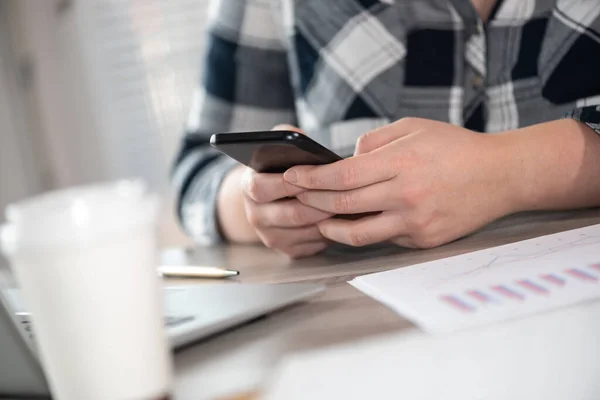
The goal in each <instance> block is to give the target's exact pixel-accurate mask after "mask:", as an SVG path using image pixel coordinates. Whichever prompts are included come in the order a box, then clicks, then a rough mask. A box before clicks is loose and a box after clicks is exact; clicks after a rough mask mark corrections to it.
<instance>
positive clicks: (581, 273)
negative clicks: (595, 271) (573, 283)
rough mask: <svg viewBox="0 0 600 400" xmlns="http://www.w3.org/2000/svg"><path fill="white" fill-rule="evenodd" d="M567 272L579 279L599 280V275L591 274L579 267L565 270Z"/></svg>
mask: <svg viewBox="0 0 600 400" xmlns="http://www.w3.org/2000/svg"><path fill="white" fill-rule="evenodd" d="M565 272H566V273H567V274H569V275H571V276H573V277H575V278H577V279H581V280H583V281H589V282H597V281H598V277H597V276H596V275H592V274H589V273H587V272H585V271H582V270H580V269H577V268H571V269H568V270H566V271H565Z"/></svg>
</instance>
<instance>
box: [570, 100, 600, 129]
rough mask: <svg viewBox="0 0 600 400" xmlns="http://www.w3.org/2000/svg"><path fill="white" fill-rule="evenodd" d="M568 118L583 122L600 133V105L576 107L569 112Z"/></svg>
mask: <svg viewBox="0 0 600 400" xmlns="http://www.w3.org/2000/svg"><path fill="white" fill-rule="evenodd" d="M566 118H573V119H574V120H576V121H579V122H582V123H584V124H586V125H587V126H589V127H590V128H592V129H593V130H594V131H596V133H598V134H600V105H598V106H587V107H581V108H576V109H575V110H573V111H571V112H570V113H568V114H567V115H566Z"/></svg>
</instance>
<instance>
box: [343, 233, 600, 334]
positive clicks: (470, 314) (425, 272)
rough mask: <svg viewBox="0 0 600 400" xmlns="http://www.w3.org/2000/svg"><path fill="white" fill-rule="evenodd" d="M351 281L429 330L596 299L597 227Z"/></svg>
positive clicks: (599, 291) (599, 268)
mask: <svg viewBox="0 0 600 400" xmlns="http://www.w3.org/2000/svg"><path fill="white" fill-rule="evenodd" d="M350 283H351V284H352V285H353V286H355V287H357V288H358V289H360V290H362V291H363V292H365V293H366V294H367V295H370V296H371V297H373V298H375V299H377V300H379V301H381V302H382V303H384V304H386V305H387V306H389V307H390V308H392V309H394V310H395V311H396V312H398V313H399V314H401V315H403V316H405V317H406V318H408V319H410V320H412V321H413V322H414V323H415V324H417V325H418V326H420V327H421V328H422V329H424V330H426V331H430V332H447V331H455V330H460V329H465V328H470V327H475V326H479V325H485V324H489V323H493V322H497V321H502V320H508V319H514V318H519V317H524V316H527V315H531V314H534V313H539V312H544V311H548V310H552V309H556V308H559V307H565V306H569V305H573V304H577V303H581V302H584V301H590V300H594V299H599V298H600V225H594V226H590V227H586V228H581V229H576V230H572V231H567V232H561V233H557V234H554V235H548V236H542V237H539V238H534V239H530V240H525V241H522V242H517V243H512V244H509V245H504V246H499V247H494V248H490V249H486V250H481V251H477V252H473V253H468V254H463V255H460V256H455V257H451V258H446V259H442V260H436V261H432V262H428V263H423V264H418V265H413V266H410V267H404V268H399V269H395V270H391V271H386V272H381V273H376V274H371V275H366V276H362V277H358V278H356V279H354V280H353V281H352V282H350Z"/></svg>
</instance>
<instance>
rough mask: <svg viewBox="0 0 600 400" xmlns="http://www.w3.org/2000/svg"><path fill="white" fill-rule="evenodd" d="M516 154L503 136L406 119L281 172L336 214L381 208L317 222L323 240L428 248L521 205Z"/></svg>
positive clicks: (305, 197)
mask: <svg viewBox="0 0 600 400" xmlns="http://www.w3.org/2000/svg"><path fill="white" fill-rule="evenodd" d="M519 156H520V153H519V152H515V151H514V150H513V148H512V147H510V146H507V140H506V138H504V137H503V135H502V134H500V135H497V134H496V135H482V134H478V133H475V132H472V131H470V130H467V129H465V128H461V127H458V126H454V125H451V124H447V123H442V122H437V121H430V120H425V119H416V118H406V119H402V120H399V121H397V122H396V123H393V124H391V125H388V126H386V127H384V128H381V129H379V130H376V131H373V132H371V133H368V134H366V135H364V136H363V137H361V138H360V139H359V141H358V144H357V149H356V155H355V156H354V157H351V158H348V159H345V160H342V161H338V162H336V163H334V164H329V165H323V166H298V167H294V168H291V169H289V170H288V171H286V173H285V174H284V178H285V179H286V180H287V181H288V182H289V183H291V184H293V185H296V186H300V187H302V188H305V189H309V190H308V191H305V192H302V193H301V194H299V195H298V196H297V198H298V199H299V200H300V201H301V202H302V203H304V204H306V205H308V206H310V207H313V208H317V209H320V210H323V211H326V212H330V213H335V214H358V213H365V212H377V211H382V212H381V213H380V214H377V215H375V216H368V217H364V218H361V219H358V220H354V221H352V220H344V219H337V218H334V219H328V220H325V221H322V222H320V223H319V224H318V227H319V230H320V231H321V233H322V234H323V236H325V237H326V238H329V239H331V240H334V241H337V242H340V243H344V244H348V245H352V246H364V245H369V244H374V243H378V242H383V241H388V240H392V241H393V242H394V243H396V244H398V245H401V246H405V247H416V248H430V247H435V246H439V245H442V244H444V243H447V242H450V241H452V240H455V239H457V238H460V237H462V236H464V235H466V234H468V233H471V232H473V231H474V230H476V229H478V228H480V227H482V226H484V225H485V224H487V223H489V222H491V221H492V220H495V219H497V218H500V217H502V216H504V215H507V214H510V213H512V212H515V211H518V208H519V204H518V195H517V194H518V191H519V190H520V186H519V182H518V179H519V171H520V168H519V165H520V162H521V161H522V160H521V159H520V158H519Z"/></svg>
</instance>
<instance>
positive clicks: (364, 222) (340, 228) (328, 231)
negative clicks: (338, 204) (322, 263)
mask: <svg viewBox="0 0 600 400" xmlns="http://www.w3.org/2000/svg"><path fill="white" fill-rule="evenodd" d="M318 227H319V230H320V231H321V233H322V234H323V236H325V237H326V238H327V239H330V240H333V241H335V242H338V243H343V244H347V245H349V246H356V247H361V246H367V245H370V244H375V243H380V242H384V241H387V240H389V239H391V238H395V237H398V236H401V235H402V234H403V233H404V230H405V228H404V223H403V220H402V218H401V217H400V216H399V215H398V214H392V213H387V212H384V213H381V214H378V215H375V216H372V217H365V218H361V219H358V220H355V221H349V220H343V219H328V220H325V221H323V222H321V223H319V224H318Z"/></svg>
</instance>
